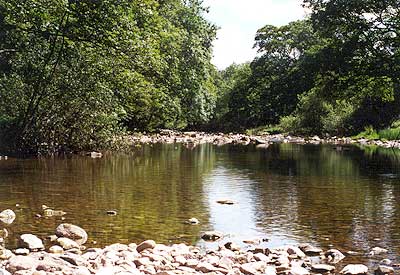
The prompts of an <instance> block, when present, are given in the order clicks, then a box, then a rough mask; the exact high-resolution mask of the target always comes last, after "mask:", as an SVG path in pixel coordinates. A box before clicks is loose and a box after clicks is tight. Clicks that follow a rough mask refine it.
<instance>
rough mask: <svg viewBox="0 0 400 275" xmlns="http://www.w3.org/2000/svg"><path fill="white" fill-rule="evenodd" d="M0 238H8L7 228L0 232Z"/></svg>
mask: <svg viewBox="0 0 400 275" xmlns="http://www.w3.org/2000/svg"><path fill="white" fill-rule="evenodd" d="M0 237H2V238H4V239H5V238H7V237H8V230H7V228H3V229H1V230H0Z"/></svg>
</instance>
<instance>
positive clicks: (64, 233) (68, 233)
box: [56, 223, 88, 245]
mask: <svg viewBox="0 0 400 275" xmlns="http://www.w3.org/2000/svg"><path fill="white" fill-rule="evenodd" d="M56 235H57V237H65V238H68V239H71V240H73V241H75V242H76V243H77V244H79V245H81V244H84V243H86V241H87V239H88V235H87V233H86V231H85V230H83V229H82V228H81V227H79V226H77V225H73V224H69V223H63V224H60V225H59V226H58V227H57V228H56Z"/></svg>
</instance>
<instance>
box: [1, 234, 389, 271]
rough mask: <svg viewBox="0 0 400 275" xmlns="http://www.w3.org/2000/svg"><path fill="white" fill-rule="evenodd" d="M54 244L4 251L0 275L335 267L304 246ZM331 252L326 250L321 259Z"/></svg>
mask: <svg viewBox="0 0 400 275" xmlns="http://www.w3.org/2000/svg"><path fill="white" fill-rule="evenodd" d="M220 234H222V233H220ZM211 236H213V234H211ZM57 241H58V242H59V243H60V244H61V246H55V245H53V246H50V247H49V248H48V249H47V251H49V252H45V251H28V250H27V252H29V254H28V255H14V254H13V253H12V252H11V251H9V250H6V249H2V250H1V251H3V252H2V253H3V254H4V253H6V252H4V251H9V254H8V257H3V258H0V271H2V269H3V271H4V272H3V271H2V272H3V273H4V274H5V275H9V274H10V273H11V274H15V275H32V274H37V275H42V274H43V275H45V274H46V275H49V274H54V275H89V274H100V275H101V274H107V275H108V274H118V275H124V274H125V275H154V274H158V275H178V274H185V275H201V274H208V275H262V274H264V275H309V274H314V275H316V273H321V274H325V273H332V272H334V271H335V270H336V266H335V265H333V264H332V265H330V264H329V265H328V264H326V263H327V262H326V261H327V259H321V257H319V256H316V257H315V256H311V257H308V256H306V254H305V252H303V251H310V250H311V251H312V252H313V253H321V252H322V250H320V249H319V248H315V247H313V246H311V245H305V244H302V245H299V246H296V245H291V246H282V247H278V248H266V247H254V246H251V248H250V249H249V250H244V249H242V248H240V247H239V246H235V245H234V244H233V243H232V242H227V243H225V245H224V244H222V243H221V242H220V243H219V244H218V245H216V246H214V248H213V249H208V250H206V251H205V250H204V249H202V248H200V247H195V246H188V245H186V244H173V245H169V246H167V245H163V244H157V243H156V242H155V241H153V240H146V241H143V242H141V243H140V244H139V245H136V244H135V243H131V244H128V245H127V244H121V243H115V244H111V245H109V246H106V247H104V248H103V249H101V248H88V249H86V250H85V251H84V252H83V253H82V251H81V249H85V248H84V247H82V245H79V244H77V243H76V242H75V241H73V240H71V239H68V238H66V237H60V238H58V240H57ZM64 241H65V243H67V244H72V243H73V245H72V247H73V248H72V249H67V248H68V247H70V246H66V245H65V243H64ZM62 244H64V248H66V250H64V249H63V248H62ZM301 249H303V250H301ZM320 251H321V252H320ZM336 252H337V251H333V250H328V251H327V252H325V254H326V255H331V254H332V253H333V254H335V253H336ZM17 254H21V253H17ZM0 255H1V253H0ZM318 255H320V254H318ZM339 267H341V266H338V268H339ZM392 270H393V271H394V269H393V267H390V266H387V265H385V264H383V263H381V264H380V265H379V266H378V268H377V269H375V272H376V274H377V275H383V274H393V272H392ZM8 272H9V273H8ZM367 272H368V268H367V267H366V266H364V265H357V264H356V265H347V266H346V267H344V268H343V269H342V271H341V273H342V274H349V275H358V274H366V273H367ZM0 275H3V274H2V273H0Z"/></svg>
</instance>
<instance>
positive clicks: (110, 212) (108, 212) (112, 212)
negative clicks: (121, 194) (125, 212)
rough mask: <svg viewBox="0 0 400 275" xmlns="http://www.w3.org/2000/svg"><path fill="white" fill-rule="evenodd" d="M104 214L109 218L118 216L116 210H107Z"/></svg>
mask: <svg viewBox="0 0 400 275" xmlns="http://www.w3.org/2000/svg"><path fill="white" fill-rule="evenodd" d="M106 213H107V215H109V216H116V215H117V214H118V212H117V211H116V210H107V211H106Z"/></svg>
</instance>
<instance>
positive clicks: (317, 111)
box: [0, 0, 400, 153]
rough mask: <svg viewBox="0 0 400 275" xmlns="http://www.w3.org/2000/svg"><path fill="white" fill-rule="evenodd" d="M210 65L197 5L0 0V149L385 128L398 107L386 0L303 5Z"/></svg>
mask: <svg viewBox="0 0 400 275" xmlns="http://www.w3.org/2000/svg"><path fill="white" fill-rule="evenodd" d="M304 5H305V6H306V7H307V8H308V9H310V10H311V15H310V16H309V17H308V18H306V19H304V20H301V21H296V22H292V23H289V24H288V25H286V26H281V27H276V26H270V25H267V26H265V27H263V28H261V29H260V30H259V31H258V32H257V34H256V37H255V47H256V48H257V50H258V52H259V55H258V56H257V57H256V58H255V59H254V60H253V61H252V62H250V63H246V64H240V65H235V64H234V65H232V66H230V67H228V68H227V69H225V70H223V71H220V72H218V71H217V70H216V68H215V67H214V66H213V65H212V64H211V62H210V60H211V56H212V42H213V41H214V39H215V37H216V30H217V27H216V26H214V25H213V24H211V23H210V22H208V21H207V20H206V19H205V18H204V14H205V12H207V9H206V8H205V7H204V6H203V3H202V0H140V1H139V0H119V1H115V0H99V1H92V0H79V1H78V0H26V1H20V0H0V149H3V150H4V149H7V150H12V151H16V152H24V153H38V152H42V153H52V152H58V151H74V150H92V149H101V148H105V147H107V146H109V145H110V143H111V142H112V140H113V138H114V137H116V136H118V135H121V134H124V133H126V132H127V131H154V130H157V129H160V128H171V129H207V130H224V131H242V130H245V129H247V128H251V127H257V126H260V125H277V124H278V125H279V126H280V127H281V129H283V130H284V131H288V132H293V133H300V134H323V133H327V134H332V135H344V134H351V133H355V132H357V131H360V130H362V129H363V128H364V127H366V126H369V125H371V126H373V127H376V128H383V127H386V126H388V125H390V124H391V123H392V122H393V121H394V120H396V119H398V117H399V114H400V105H399V101H400V99H399V98H400V97H399V88H400V85H399V77H400V3H399V1H398V0H380V1H378V0H304Z"/></svg>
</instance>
